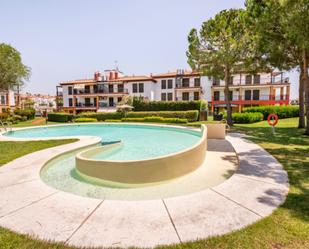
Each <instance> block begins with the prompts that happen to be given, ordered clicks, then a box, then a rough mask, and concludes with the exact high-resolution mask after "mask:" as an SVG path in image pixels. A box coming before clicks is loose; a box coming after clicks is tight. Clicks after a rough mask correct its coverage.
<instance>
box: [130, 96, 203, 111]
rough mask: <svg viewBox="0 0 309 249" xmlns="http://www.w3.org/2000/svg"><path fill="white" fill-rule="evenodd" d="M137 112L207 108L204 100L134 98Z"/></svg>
mask: <svg viewBox="0 0 309 249" xmlns="http://www.w3.org/2000/svg"><path fill="white" fill-rule="evenodd" d="M133 107H134V111H135V112H141V111H188V110H198V111H200V110H203V109H205V102H204V101H200V100H199V101H143V100H140V99H139V98H134V99H133Z"/></svg>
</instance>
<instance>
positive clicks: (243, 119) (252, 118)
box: [224, 112, 263, 124]
mask: <svg viewBox="0 0 309 249" xmlns="http://www.w3.org/2000/svg"><path fill="white" fill-rule="evenodd" d="M224 118H226V115H224ZM232 119H233V122H234V123H235V124H250V123H255V122H260V121H262V120H263V114H262V113H260V112H243V113H232Z"/></svg>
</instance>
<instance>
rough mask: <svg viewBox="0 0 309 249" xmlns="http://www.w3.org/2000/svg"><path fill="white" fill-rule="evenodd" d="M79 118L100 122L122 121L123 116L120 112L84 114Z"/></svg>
mask: <svg viewBox="0 0 309 249" xmlns="http://www.w3.org/2000/svg"><path fill="white" fill-rule="evenodd" d="M77 117H78V118H96V119H97V120H98V121H105V120H106V119H121V118H123V114H122V113H120V112H82V113H80V114H78V116H77Z"/></svg>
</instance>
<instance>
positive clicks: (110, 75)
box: [109, 71, 114, 80]
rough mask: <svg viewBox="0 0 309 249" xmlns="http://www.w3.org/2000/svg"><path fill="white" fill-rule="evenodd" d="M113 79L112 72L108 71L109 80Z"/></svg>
mask: <svg viewBox="0 0 309 249" xmlns="http://www.w3.org/2000/svg"><path fill="white" fill-rule="evenodd" d="M113 79H114V77H113V72H112V71H110V72H109V80H113Z"/></svg>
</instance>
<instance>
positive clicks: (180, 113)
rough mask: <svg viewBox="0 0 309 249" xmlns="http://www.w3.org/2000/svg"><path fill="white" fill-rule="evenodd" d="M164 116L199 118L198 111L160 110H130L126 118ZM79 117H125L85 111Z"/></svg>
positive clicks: (109, 113) (117, 114) (118, 113)
mask: <svg viewBox="0 0 309 249" xmlns="http://www.w3.org/2000/svg"><path fill="white" fill-rule="evenodd" d="M154 116H156V117H162V118H180V119H183V118H184V119H187V120H188V121H190V122H195V121H197V120H198V111H196V110H191V111H158V112H128V113H127V114H126V118H144V117H154ZM78 118H96V119H97V120H98V121H106V120H111V119H112V120H117V119H122V118H124V114H123V113H121V112H84V113H80V114H79V115H78Z"/></svg>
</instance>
